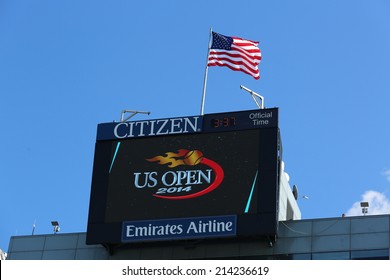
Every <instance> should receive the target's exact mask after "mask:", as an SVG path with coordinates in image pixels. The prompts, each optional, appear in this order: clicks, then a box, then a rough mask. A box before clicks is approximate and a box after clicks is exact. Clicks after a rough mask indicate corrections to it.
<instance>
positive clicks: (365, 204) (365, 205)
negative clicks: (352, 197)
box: [360, 201, 370, 216]
mask: <svg viewBox="0 0 390 280" xmlns="http://www.w3.org/2000/svg"><path fill="white" fill-rule="evenodd" d="M369 206H370V205H369V203H368V202H367V201H362V202H360V207H362V213H363V215H364V216H365V215H366V214H367V213H368V207H369Z"/></svg>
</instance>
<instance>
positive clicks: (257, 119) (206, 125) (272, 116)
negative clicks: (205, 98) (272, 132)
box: [203, 108, 278, 132]
mask: <svg viewBox="0 0 390 280" xmlns="http://www.w3.org/2000/svg"><path fill="white" fill-rule="evenodd" d="M277 126H278V109H277V108H271V109H263V110H250V111H239V112H227V113H218V114H209V115H205V116H204V118H203V132H217V131H236V130H246V129H259V128H270V127H277Z"/></svg>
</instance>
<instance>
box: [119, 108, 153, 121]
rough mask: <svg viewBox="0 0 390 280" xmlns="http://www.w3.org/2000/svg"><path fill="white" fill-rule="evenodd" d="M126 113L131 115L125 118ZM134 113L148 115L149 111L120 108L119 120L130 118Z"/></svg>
mask: <svg viewBox="0 0 390 280" xmlns="http://www.w3.org/2000/svg"><path fill="white" fill-rule="evenodd" d="M126 113H131V115H130V116H128V117H127V118H125V114H126ZM136 114H148V115H150V112H145V111H134V110H122V112H121V118H120V122H125V121H127V120H128V119H130V118H132V117H133V116H135V115H136Z"/></svg>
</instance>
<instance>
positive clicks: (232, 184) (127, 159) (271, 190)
mask: <svg viewBox="0 0 390 280" xmlns="http://www.w3.org/2000/svg"><path fill="white" fill-rule="evenodd" d="M277 124H278V110H277V109H276V108H275V109H263V110H254V111H240V112H229V113H221V114H212V115H205V116H195V117H183V118H173V119H162V120H148V121H137V122H128V123H108V124H100V125H99V126H98V134H97V141H96V147H95V160H94V168H93V176H92V189H91V200H90V212H89V219H88V232H87V243H88V244H98V243H104V244H111V243H113V244H118V243H127V242H146V241H164V240H175V239H194V238H195V239H196V238H202V239H204V238H215V237H218V238H221V237H226V238H241V237H245V236H248V235H250V236H253V235H264V236H267V237H269V236H271V237H272V236H275V235H276V233H277V211H278V209H277V206H278V203H277V198H278V191H279V188H278V167H279V162H280V160H281V159H280V157H281V152H280V141H279V129H278V125H277Z"/></svg>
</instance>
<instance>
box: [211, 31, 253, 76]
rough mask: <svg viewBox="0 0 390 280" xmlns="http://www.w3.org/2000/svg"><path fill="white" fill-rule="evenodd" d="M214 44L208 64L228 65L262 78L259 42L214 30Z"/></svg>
mask: <svg viewBox="0 0 390 280" xmlns="http://www.w3.org/2000/svg"><path fill="white" fill-rule="evenodd" d="M212 36H213V38H212V40H213V41H212V44H211V48H210V51H209V58H208V63H207V66H226V67H229V68H230V69H232V70H234V71H242V72H244V73H246V74H248V75H251V76H253V78H255V79H256V80H258V79H259V78H260V73H259V68H258V65H259V63H260V60H261V52H260V49H259V47H258V44H259V42H255V41H251V40H246V39H242V38H238V37H229V36H224V35H221V34H218V33H216V32H212Z"/></svg>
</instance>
